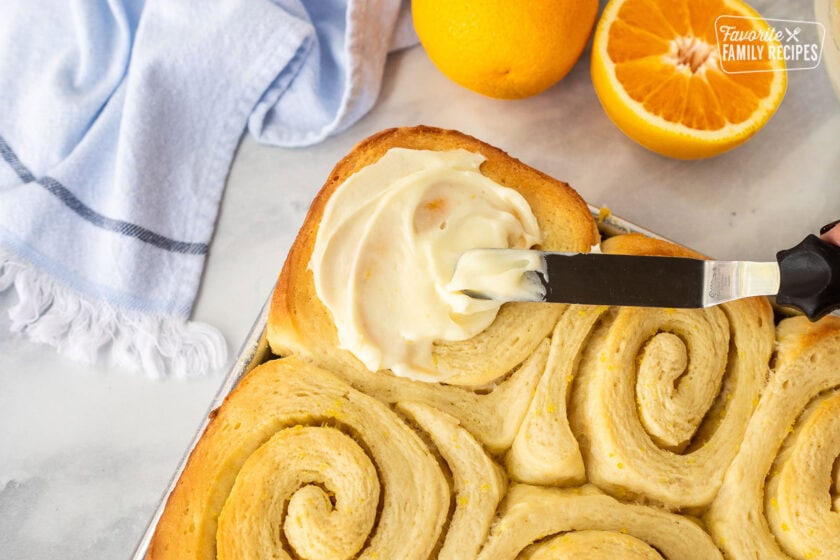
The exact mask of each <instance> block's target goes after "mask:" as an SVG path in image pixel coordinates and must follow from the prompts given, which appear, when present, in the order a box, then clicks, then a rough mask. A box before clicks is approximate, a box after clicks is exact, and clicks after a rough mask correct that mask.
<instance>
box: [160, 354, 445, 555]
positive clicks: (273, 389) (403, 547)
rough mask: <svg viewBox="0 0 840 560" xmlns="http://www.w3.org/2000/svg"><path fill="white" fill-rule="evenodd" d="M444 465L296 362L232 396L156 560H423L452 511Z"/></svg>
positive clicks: (175, 506) (178, 498)
mask: <svg viewBox="0 0 840 560" xmlns="http://www.w3.org/2000/svg"><path fill="white" fill-rule="evenodd" d="M450 501H451V500H450V489H449V484H448V482H447V479H446V476H445V475H444V472H443V471H442V470H441V466H440V464H439V462H438V460H437V459H436V458H435V456H434V455H433V454H432V452H431V451H430V450H429V448H428V447H427V446H426V444H425V443H424V442H423V440H422V439H421V438H420V436H418V435H417V433H416V432H415V431H414V430H413V429H412V428H410V427H409V426H408V425H407V424H406V423H405V422H404V421H403V420H401V419H400V417H399V416H398V415H397V414H395V413H394V412H393V411H392V410H390V409H389V408H388V407H387V406H386V405H384V404H382V403H381V402H379V401H377V400H376V399H374V398H372V397H369V396H367V395H364V394H362V393H360V392H358V391H356V390H354V389H353V388H351V387H350V386H349V385H347V384H346V383H344V382H342V381H340V380H339V379H338V378H336V377H335V376H334V375H332V374H330V373H328V372H326V371H324V370H321V369H319V368H317V367H314V366H312V365H309V364H306V363H304V362H301V361H299V360H297V359H295V358H286V359H281V360H273V361H270V362H267V363H265V364H263V365H261V366H259V367H258V368H256V369H254V370H253V371H252V372H251V373H249V374H248V375H247V376H246V377H245V378H243V380H242V381H240V383H239V385H238V386H237V387H236V389H235V390H234V391H233V392H232V393H231V394H230V396H228V398H227V399H226V401H225V403H224V405H223V406H222V407H221V408H220V409H219V411H218V414H217V415H216V416H215V418H213V420H212V421H211V423H210V425H209V426H208V428H207V430H206V431H205V433H204V436H203V437H202V438H201V440H200V442H199V444H198V445H197V446H196V448H195V450H194V451H193V453H192V455H191V456H190V459H189V461H188V463H187V466H186V468H185V470H184V473H183V475H182V476H181V478H180V480H179V482H178V485H177V486H176V488H175V489H174V491H173V492H172V494H171V495H170V497H169V500H168V503H167V507H166V510H165V511H164V514H163V516H162V518H161V520H160V522H159V524H158V530H157V532H156V533H155V536H154V538H153V539H152V543H151V545H150V547H149V552H148V554H147V558H149V559H164V558H178V559H183V558H196V559H198V558H200V559H208V560H209V559H213V558H228V559H232V558H237V559H238V558H243V559H247V558H266V557H271V558H306V559H313V560H314V559H326V558H330V559H339V558H380V559H381V558H416V559H426V558H428V557H429V556H430V555H431V554H432V553H433V552H434V550H435V548H436V546H437V544H438V541H439V538H440V535H441V533H442V531H443V530H444V527H445V525H446V521H447V518H448V516H449V508H450Z"/></svg>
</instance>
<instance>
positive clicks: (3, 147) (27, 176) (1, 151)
mask: <svg viewBox="0 0 840 560" xmlns="http://www.w3.org/2000/svg"><path fill="white" fill-rule="evenodd" d="M0 156H3V159H4V160H6V163H8V164H9V165H10V166H12V169H14V171H15V173H17V175H18V177H20V180H21V181H23V182H24V183H31V182H32V181H34V180H35V176H34V175H32V173H30V172H29V169H27V168H26V166H25V165H23V164H22V163H21V162H20V160H19V159H18V157H17V154H16V153H14V152H13V151H12V148H11V147H9V145H8V144H6V141H5V140H4V139H3V137H2V136H0Z"/></svg>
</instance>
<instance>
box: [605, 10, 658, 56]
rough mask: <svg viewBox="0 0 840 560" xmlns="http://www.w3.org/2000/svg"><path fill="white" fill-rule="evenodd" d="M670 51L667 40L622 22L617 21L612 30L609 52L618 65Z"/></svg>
mask: <svg viewBox="0 0 840 560" xmlns="http://www.w3.org/2000/svg"><path fill="white" fill-rule="evenodd" d="M670 49H671V43H670V41H668V40H667V39H663V38H662V37H660V36H658V35H655V34H654V33H651V32H650V31H645V30H644V29H639V28H638V27H635V26H632V25H630V24H628V23H626V22H624V21H622V20H618V21H616V22H615V25H613V26H612V27H611V28H610V41H609V44H608V46H607V51H608V52H609V54H610V58H611V59H612V60H613V61H614V62H616V63H618V62H625V61H627V60H634V59H637V58H644V57H646V56H650V55H652V54H665V53H667V52H668V51H669V50H670Z"/></svg>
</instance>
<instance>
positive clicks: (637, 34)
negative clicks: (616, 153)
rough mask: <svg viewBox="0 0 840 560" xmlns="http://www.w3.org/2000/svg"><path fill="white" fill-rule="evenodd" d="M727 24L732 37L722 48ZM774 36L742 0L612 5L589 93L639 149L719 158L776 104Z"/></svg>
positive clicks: (598, 35)
mask: <svg viewBox="0 0 840 560" xmlns="http://www.w3.org/2000/svg"><path fill="white" fill-rule="evenodd" d="M733 16H734V17H733ZM719 18H721V19H720V20H719ZM721 22H723V23H721ZM724 23H725V24H726V25H727V26H728V27H727V30H728V32H729V33H730V39H732V38H733V37H734V38H736V40H734V41H733V44H731V45H729V46H725V45H724V44H723V43H724V41H723V40H722V38H720V36H721V32H722V31H721V28H718V27H719V26H720V25H723V24H724ZM716 28H717V29H716ZM772 34H773V30H772V28H771V27H770V26H769V25H768V24H767V23H766V22H765V21H764V20H763V19H762V18H761V16H760V15H759V14H757V13H756V12H755V11H754V10H753V9H752V8H750V7H749V6H747V5H746V4H744V3H743V2H741V1H740V0H676V1H674V0H611V1H610V2H609V3H608V4H607V6H606V8H605V9H604V13H603V15H602V17H601V20H600V22H599V24H598V28H597V30H596V32H595V39H594V42H593V49H592V80H593V84H594V86H595V91H596V92H597V93H598V97H599V99H600V100H601V104H602V105H603V106H604V109H605V110H606V112H607V115H608V116H609V117H610V118H611V119H612V120H613V121H614V122H615V123H616V124H617V125H618V126H619V128H621V129H622V130H623V131H624V132H625V133H626V134H627V135H628V136H630V137H631V138H633V139H634V140H636V141H638V142H639V143H641V144H642V145H644V146H646V147H648V148H650V149H652V150H654V151H657V152H659V153H662V154H665V155H670V156H673V157H679V158H696V157H709V156H712V155H716V154H718V153H721V152H723V151H726V150H729V149H731V148H733V147H735V146H737V145H739V144H741V143H742V142H744V141H746V140H747V139H748V138H749V137H751V136H752V135H753V134H755V132H756V131H758V130H759V129H760V128H761V127H762V126H764V124H765V123H766V122H767V121H768V120H769V119H770V117H771V116H772V114H773V112H775V110H776V108H777V107H778V106H779V104H780V103H781V100H782V97H783V96H784V91H785V88H786V85H787V74H786V70H785V64H784V61H783V60H777V59H776V58H777V57H774V56H773V55H774V52H778V51H774V50H773V49H776V48H777V46H778V43H777V41H776V40H775V39H774V38H773V37H772ZM719 38H720V39H721V42H720V43H719Z"/></svg>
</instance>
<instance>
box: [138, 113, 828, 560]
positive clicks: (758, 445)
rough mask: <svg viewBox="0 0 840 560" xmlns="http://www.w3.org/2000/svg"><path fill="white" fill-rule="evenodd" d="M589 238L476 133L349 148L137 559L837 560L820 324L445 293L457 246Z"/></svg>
mask: <svg viewBox="0 0 840 560" xmlns="http://www.w3.org/2000/svg"><path fill="white" fill-rule="evenodd" d="M597 240H598V237H597V232H596V230H595V224H594V221H593V219H592V217H591V216H590V214H589V211H588V209H587V207H586V205H585V204H583V202H582V201H581V199H580V197H579V196H577V194H576V193H574V191H572V190H571V189H570V188H569V187H568V186H567V185H565V184H564V183H561V182H559V181H556V180H554V179H551V178H549V177H547V176H545V175H543V174H542V173H539V172H537V171H535V170H533V169H531V168H529V167H527V166H525V165H523V164H521V163H520V162H518V161H516V160H514V159H513V158H510V157H509V156H507V155H506V154H504V152H501V151H500V150H498V149H496V148H493V147H490V146H488V145H486V144H484V143H482V142H479V141H478V140H475V139H473V138H471V137H469V136H466V135H463V134H460V133H457V132H453V131H444V130H440V129H434V128H428V127H415V128H404V129H393V130H388V131H384V132H382V133H380V134H377V135H375V136H373V137H371V138H370V139H368V140H366V141H364V142H362V143H361V144H359V145H358V146H357V147H356V148H354V150H353V151H352V152H351V153H350V154H349V155H348V156H347V157H346V158H344V159H343V160H342V161H341V162H339V164H338V165H337V166H336V168H335V169H334V170H333V172H332V173H331V174H330V179H329V180H328V182H327V184H326V185H325V186H324V188H323V190H322V191H321V192H320V193H319V195H318V196H317V198H316V199H315V202H314V203H313V206H312V209H311V210H310V212H309V214H308V216H307V218H306V221H305V222H304V225H303V227H302V229H301V232H300V234H299V235H298V237H297V239H296V241H295V243H294V245H293V248H292V250H291V252H290V254H289V257H288V259H287V261H286V264H285V266H284V267H283V271H282V273H281V275H280V278H279V281H278V284H277V287H276V289H275V291H274V294H273V296H272V302H271V310H270V314H269V319H268V325H267V337H268V340H269V343H270V344H271V347H272V349H273V351H274V352H275V353H276V354H277V355H280V356H283V357H282V358H278V359H274V360H271V361H269V362H267V363H265V364H263V365H261V366H259V367H257V368H256V369H254V370H253V371H252V372H250V373H249V374H248V375H246V376H245V377H244V379H243V380H242V381H241V382H240V383H239V385H238V386H237V387H236V389H235V390H234V391H233V392H232V393H231V394H230V395H229V396H228V398H227V399H226V400H225V402H224V404H223V405H222V406H221V408H220V409H219V410H218V411H217V412H215V413H214V417H213V418H212V420H211V422H210V424H209V426H208V428H207V430H206V431H205V433H204V434H203V436H202V438H201V439H200V441H199V442H198V444H197V447H196V448H195V450H194V451H193V453H192V454H191V456H190V458H189V460H188V463H187V465H186V468H185V470H184V473H183V475H182V477H181V478H180V480H179V481H178V483H177V485H176V487H175V489H174V491H173V493H172V494H171V496H170V497H169V500H168V502H167V505H166V508H165V511H164V513H163V516H162V518H161V520H160V523H159V525H158V527H157V530H156V532H155V535H154V537H153V540H152V543H151V547H150V548H149V551H148V556H147V557H148V558H149V559H150V560H152V559H155V560H161V559H168V558H178V559H213V558H226V559H245V558H266V557H270V558H301V559H308V560H314V559H350V558H371V559H372V558H377V559H380V560H383V559H388V560H390V559H395V560H397V559H399V560H403V559H410V558H418V559H421V558H422V559H429V558H440V559H444V560H450V559H451V560H456V559H457V560H461V559H465V560H469V559H480V560H491V559H504V560H508V559H513V558H526V559H530V560H542V559H547V558H552V559H555V558H573V557H587V558H599V557H600V558H639V559H647V558H663V557H664V558H669V559H676V558H681V559H685V558H689V559H691V558H702V559H707V558H722V557H727V558H733V559H736V560H740V559H746V558H750V559H754V558H762V559H763V558H787V557H792V558H835V557H840V542H838V537H837V535H838V534H840V526H838V525H837V523H838V521H837V508H838V507H840V506H839V505H838V502H840V500H838V498H837V496H838V495H840V491H838V490H837V488H838V487H840V482H838V480H840V479H838V474H837V469H838V467H837V457H838V455H840V445H838V441H840V431H838V430H835V428H837V427H838V426H840V397H838V395H836V394H835V393H837V392H838V391H840V389H838V387H840V377H838V375H840V373H839V372H840V320H839V319H835V318H827V319H824V320H823V321H821V322H820V323H818V324H816V325H812V324H810V323H808V322H807V321H806V320H804V319H790V320H786V321H783V322H782V323H781V324H780V325H779V326H778V328H776V327H774V317H773V312H772V309H771V307H770V305H769V303H768V302H767V300H766V299H764V298H751V299H746V300H740V301H734V302H730V303H726V304H724V305H721V306H718V307H714V308H710V309H691V310H675V309H651V308H629V307H627V308H616V307H613V308H610V307H605V306H601V307H599V306H580V305H556V304H537V303H511V304H505V305H502V306H498V304H496V306H495V307H493V305H491V304H485V303H482V302H474V301H468V300H469V298H468V296H464V295H463V294H458V293H453V291H452V290H450V288H449V287H448V286H447V284H446V280H447V274H449V276H450V277H451V269H452V267H453V266H454V259H455V258H456V257H457V255H458V254H460V252H463V251H464V250H465V249H467V248H470V247H471V246H475V245H476V244H479V245H480V244H483V243H489V244H490V245H491V246H492V247H507V246H510V247H517V248H524V247H537V248H542V249H547V250H559V251H588V250H590V248H591V246H592V245H593V244H594V243H596V242H597ZM601 249H602V250H603V251H604V252H608V253H625V254H640V255H665V256H687V257H696V258H702V255H698V254H697V253H693V252H691V251H688V250H687V249H684V248H682V247H679V246H677V245H674V244H672V243H668V242H664V241H659V240H654V239H649V238H646V237H643V236H640V235H622V236H617V237H613V238H611V239H608V240H606V241H605V242H604V243H602V245H601ZM620 281H621V279H620V278H616V282H620ZM396 282H402V283H403V284H401V285H400V286H402V288H400V289H397V288H396V287H395V286H397V285H396V284H395V283H396ZM405 286H407V288H406V287H405ZM403 288H404V289H403ZM401 289H402V292H401V291H400V290H401ZM664 289H667V286H663V290H664ZM348 294H349V295H348ZM401 298H402V300H401ZM464 298H467V300H465V299H464ZM403 300H405V301H403ZM371 301H372V302H373V305H372V306H367V304H366V303H365V302H371ZM436 329H439V330H440V331H441V333H442V334H441V336H442V337H443V339H441V340H437V339H434V338H433V337H430V334H434V333H435V332H436ZM776 347H777V348H776ZM768 378H769V383H768Z"/></svg>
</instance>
